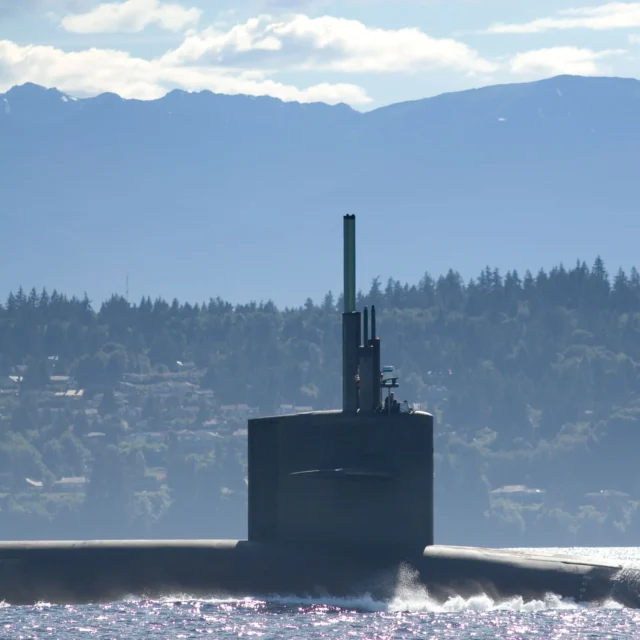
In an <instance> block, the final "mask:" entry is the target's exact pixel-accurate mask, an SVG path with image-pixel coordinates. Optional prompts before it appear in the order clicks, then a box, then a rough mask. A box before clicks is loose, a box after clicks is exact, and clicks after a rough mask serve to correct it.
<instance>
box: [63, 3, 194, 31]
mask: <svg viewBox="0 0 640 640" xmlns="http://www.w3.org/2000/svg"><path fill="white" fill-rule="evenodd" d="M201 13H202V12H201V11H200V9H196V8H191V9H187V8H186V7H183V6H182V5H180V4H173V3H168V2H161V0H125V1H124V2H106V3H103V4H100V5H98V6H97V7H95V8H94V9H92V10H91V11H87V12H86V13H77V14H72V15H68V16H66V17H64V18H63V19H62V23H61V24H62V27H63V28H64V29H65V30H67V31H71V32H74V33H107V32H115V31H122V32H138V31H142V30H143V29H145V28H146V27H147V26H149V25H151V24H156V25H158V26H159V27H161V28H162V29H167V30H168V31H179V30H180V29H184V28H185V27H187V26H192V25H195V24H196V23H197V22H198V20H199V19H200V15H201Z"/></svg>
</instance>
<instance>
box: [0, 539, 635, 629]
mask: <svg viewBox="0 0 640 640" xmlns="http://www.w3.org/2000/svg"><path fill="white" fill-rule="evenodd" d="M527 551H535V552H536V553H551V554H554V553H562V554H570V555H583V556H589V557H595V558H602V559H605V560H611V561H620V562H622V563H624V565H625V566H626V567H629V568H630V569H634V568H638V569H640V548H599V549H582V548H577V549H536V550H533V549H528V550H527ZM207 637H213V638H251V639H253V638H256V639H267V638H269V639H271V638H273V639H279V638H284V639H289V638H292V639H293V638H295V639H299V640H311V639H323V640H324V639H330V638H331V639H332V638H336V639H340V640H351V639H353V640H358V639H392V638H394V639H395V638H403V639H404V638H407V639H409V638H411V639H422V638H476V639H487V640H489V639H491V640H493V639H496V638H508V639H510V640H515V639H517V638H571V639H572V640H577V639H578V638H640V610H639V611H636V610H633V609H626V608H624V607H622V606H621V605H619V604H617V603H615V602H607V603H604V604H603V605H597V606H596V605H589V604H576V603H575V602H572V601H571V600H563V599H561V598H558V597H557V596H554V595H553V594H548V595H547V596H545V597H544V598H541V599H540V600H538V601H534V602H528V603H524V602H523V601H522V599H520V598H512V599H511V600H509V601H507V602H501V603H495V602H493V601H492V600H491V599H490V598H489V597H487V596H476V597H473V598H468V599H465V598H457V597H453V598H451V599H450V600H449V601H447V602H446V603H444V604H437V603H435V602H433V601H432V600H431V599H430V598H429V594H428V593H427V592H425V591H424V590H422V589H420V588H416V587H412V586H411V585H410V584H408V585H407V586H405V587H402V586H401V587H399V588H398V592H397V593H396V594H395V596H394V597H393V598H392V599H391V600H390V601H388V602H376V601H374V600H372V599H371V598H370V597H369V596H368V595H367V594H362V596H360V597H358V598H353V599H349V600H345V599H337V598H336V599H332V598H322V599H314V600H305V599H301V598H292V597H287V596H286V595H285V594H283V595H281V596H275V597H273V598H270V599H268V600H264V599H257V598H256V599H252V598H248V599H242V600H215V599H194V598H190V597H189V595H188V594H173V595H172V596H171V597H167V598H163V599H161V600H155V601H148V600H138V599H132V598H131V599H125V600H122V601H119V602H114V603H111V604H102V605H86V606H55V605H50V604H48V603H46V602H42V603H39V604H38V605H36V606H32V607H14V606H8V605H6V604H0V640H9V639H11V640H14V639H16V640H18V639H20V640H27V639H39V638H56V639H58V640H70V639H74V640H75V639H77V638H99V639H100V640H111V639H114V640H115V639H116V638H117V639H120V640H134V639H136V640H137V639H139V638H140V639H142V638H145V639H147V638H167V639H169V638H170V639H172V640H173V639H178V638H184V639H191V638H207Z"/></svg>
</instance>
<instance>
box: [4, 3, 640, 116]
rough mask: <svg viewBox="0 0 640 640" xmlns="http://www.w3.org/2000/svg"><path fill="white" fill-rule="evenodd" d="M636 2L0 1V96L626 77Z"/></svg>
mask: <svg viewBox="0 0 640 640" xmlns="http://www.w3.org/2000/svg"><path fill="white" fill-rule="evenodd" d="M639 56H640V2H611V3H607V4H602V3H599V2H597V1H594V0H535V1H534V0H528V1H527V2H518V0H340V1H339V2H334V1H332V0H167V1H164V0H119V1H115V2H98V1H96V0H0V92H2V91H5V90H7V89H9V88H10V87H11V86H13V85H16V84H22V83H23V82H27V81H30V82H35V83H38V84H42V85H45V86H47V87H57V88H58V89H60V90H61V91H65V92H67V93H69V94H71V95H75V96H87V95H95V94H97V93H100V92H103V91H112V92H115V93H118V94H120V95H121V96H123V97H128V98H141V99H150V98H155V97H158V96H161V95H163V94H164V93H166V92H167V91H168V90H171V89H174V88H180V89H185V90H189V91H198V90H202V89H210V90H212V91H216V92H220V93H246V94H251V95H272V96H276V97H279V98H282V99H284V100H299V101H324V102H328V103H332V104H333V103H336V102H346V103H348V104H350V105H352V106H353V107H355V108H358V109H361V110H368V109H371V108H375V107H378V106H381V105H384V104H389V103H392V102H398V101H401V100H409V99H416V98H422V97H427V96H432V95H435V94H438V93H442V92H446V91H452V90H460V89H466V88H471V87H478V86H483V85H487V84H496V83H504V82H520V81H527V80H534V79H539V78H542V77H549V76H552V75H557V74H562V73H570V74H579V75H618V76H626V77H633V76H635V75H637V74H638V73H639V70H640V67H639V66H638V60H639Z"/></svg>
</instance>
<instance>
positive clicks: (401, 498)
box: [248, 215, 434, 553]
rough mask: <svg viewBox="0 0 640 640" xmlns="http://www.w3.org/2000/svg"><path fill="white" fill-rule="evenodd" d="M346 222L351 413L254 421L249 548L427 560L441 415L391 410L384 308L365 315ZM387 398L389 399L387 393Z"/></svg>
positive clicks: (345, 355) (345, 336)
mask: <svg viewBox="0 0 640 640" xmlns="http://www.w3.org/2000/svg"><path fill="white" fill-rule="evenodd" d="M355 253H356V239H355V216H354V215H346V216H344V312H343V314H342V410H336V411H318V412H311V413H301V414H293V415H281V416H273V417H268V418H256V419H252V420H249V437H248V447H249V451H248V465H249V473H248V476H249V478H248V482H249V500H248V502H249V505H248V507H249V540H250V541H252V542H260V543H267V544H286V545H290V544H311V545H318V546H330V547H335V546H339V547H356V548H359V549H363V548H371V547H374V548H377V549H380V550H386V551H389V552H392V553H404V552H406V551H418V550H420V551H422V550H423V549H424V548H425V547H426V546H429V545H432V544H433V542H434V541H433V520H434V518H433V515H434V513H433V512H434V505H433V485H434V462H433V416H431V415H430V414H428V413H425V412H421V411H412V410H410V409H408V408H407V407H402V406H400V405H392V403H390V402H389V398H390V391H391V389H395V388H397V387H398V379H397V378H396V377H393V376H392V377H389V378H387V379H383V371H382V370H381V366H380V363H381V360H380V338H379V337H378V336H377V332H376V314H375V308H374V307H373V306H372V307H371V312H370V313H369V312H368V310H367V308H366V307H365V308H364V310H363V312H362V313H360V312H358V311H356V259H355V257H356V256H355ZM385 391H386V392H387V396H386V398H385V399H384V400H383V397H382V396H383V394H384V392H385Z"/></svg>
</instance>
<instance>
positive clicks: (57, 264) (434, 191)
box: [0, 76, 640, 306]
mask: <svg viewBox="0 0 640 640" xmlns="http://www.w3.org/2000/svg"><path fill="white" fill-rule="evenodd" d="M639 152H640V82H639V81H637V80H633V79H621V78H598V77H589V78H585V77H576V76H559V77H555V78H550V79H547V80H542V81H538V82H532V83H525V84H510V85H501V86H491V87H486V88H482V89H475V90H470V91H463V92H457V93H451V94H445V95H440V96H437V97H434V98H429V99H425V100H418V101H413V102H406V103H401V104H395V105H391V106H388V107H384V108H381V109H377V110H374V111H370V112H367V113H360V112H358V111H355V110H354V109H352V108H350V107H348V106H346V105H337V106H328V105H325V104H320V103H319V104H300V103H296V102H282V101H280V100H277V99H275V98H269V97H260V98H255V97H248V96H241V95H239V96H228V95H218V94H213V93H210V92H207V91H203V92H200V93H187V92H183V91H171V92H170V93H168V94H167V95H165V96H164V97H162V98H160V99H158V100H151V101H139V100H125V99H122V98H120V97H119V96H117V95H114V94H102V95H99V96H97V97H93V98H83V99H80V98H73V97H71V96H69V95H66V94H64V93H62V92H60V91H57V90H56V89H46V88H43V87H40V86H37V85H34V84H25V85H22V86H17V87H14V88H12V89H10V90H9V91H7V92H6V93H4V94H0V242H1V245H0V297H1V296H4V295H6V294H8V292H9V291H10V290H13V291H15V290H16V289H17V288H18V287H19V286H22V287H23V288H25V289H30V288H31V287H32V286H35V287H36V288H37V289H41V288H42V287H46V288H47V289H49V290H52V289H54V288H56V289H58V290H59V291H62V292H65V293H67V294H77V295H82V294H83V292H85V291H86V292H87V293H88V295H89V297H90V298H92V299H93V300H94V301H96V302H100V301H101V300H103V299H105V298H106V297H108V296H109V295H111V294H112V293H122V294H124V293H125V291H126V290H127V288H128V289H129V291H130V296H131V298H132V299H134V300H137V299H139V298H140V296H142V295H150V296H152V297H155V296H158V295H159V296H163V297H166V298H169V299H171V298H173V297H177V298H178V299H179V300H181V301H184V300H187V301H191V302H198V301H202V300H206V299H208V298H210V297H217V296H220V297H222V298H224V299H226V300H229V301H231V302H247V301H249V300H265V301H266V300H268V299H272V300H274V301H275V302H276V303H277V304H278V305H282V306H284V305H296V306H297V305H300V304H303V303H304V301H305V299H306V298H307V297H309V296H310V297H312V298H314V299H315V300H317V299H319V298H320V297H321V296H323V295H324V294H325V293H326V292H327V291H328V290H329V289H332V290H333V291H334V293H336V294H337V293H339V292H340V290H341V287H342V283H341V260H342V253H341V251H342V244H341V243H342V239H341V234H342V220H341V218H342V215H343V214H344V213H355V214H356V215H357V224H358V284H359V286H360V287H362V288H364V289H368V288H369V285H370V283H371V280H372V279H373V278H374V277H377V276H380V277H381V278H382V281H383V284H384V281H385V280H386V278H387V277H389V276H392V277H394V278H397V279H400V280H401V281H403V282H405V281H408V282H411V283H417V282H418V281H419V280H420V278H421V277H422V276H423V274H424V272H425V271H429V272H430V273H431V274H432V275H434V276H438V275H439V274H440V273H444V272H446V271H447V270H448V269H449V268H453V269H455V270H457V271H459V272H460V273H461V274H462V276H463V277H464V278H465V279H467V278H470V277H475V276H476V275H478V274H479V272H480V271H481V270H482V269H483V268H484V267H485V266H487V265H488V266H491V267H498V268H500V269H501V270H502V271H505V270H507V269H513V268H516V269H518V270H519V271H520V272H521V273H523V272H524V270H525V269H531V270H532V271H533V272H534V273H535V271H537V270H538V269H539V268H541V267H544V268H549V267H551V266H554V265H556V264H558V263H560V262H564V263H565V264H567V265H573V264H574V263H575V261H576V259H578V258H579V259H584V260H586V261H587V262H590V261H593V260H594V259H595V258H596V257H597V256H598V255H600V256H601V257H602V258H603V259H604V261H605V264H606V265H607V267H608V268H609V270H610V271H615V270H617V268H618V267H620V266H622V267H624V268H627V269H628V268H629V267H630V266H632V265H634V264H636V263H637V262H638V261H637V255H638V252H637V249H636V246H637V240H636V237H637V235H638V232H639V231H640V222H639V218H638V211H639V208H640V207H639V202H638V201H639V198H638V193H639V192H638V188H637V186H636V185H637V184H638V183H639V182H640V179H639V178H638V176H639V175H640V169H639V168H638V157H639ZM634 176H636V177H635V178H634ZM639 266H640V265H639Z"/></svg>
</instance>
